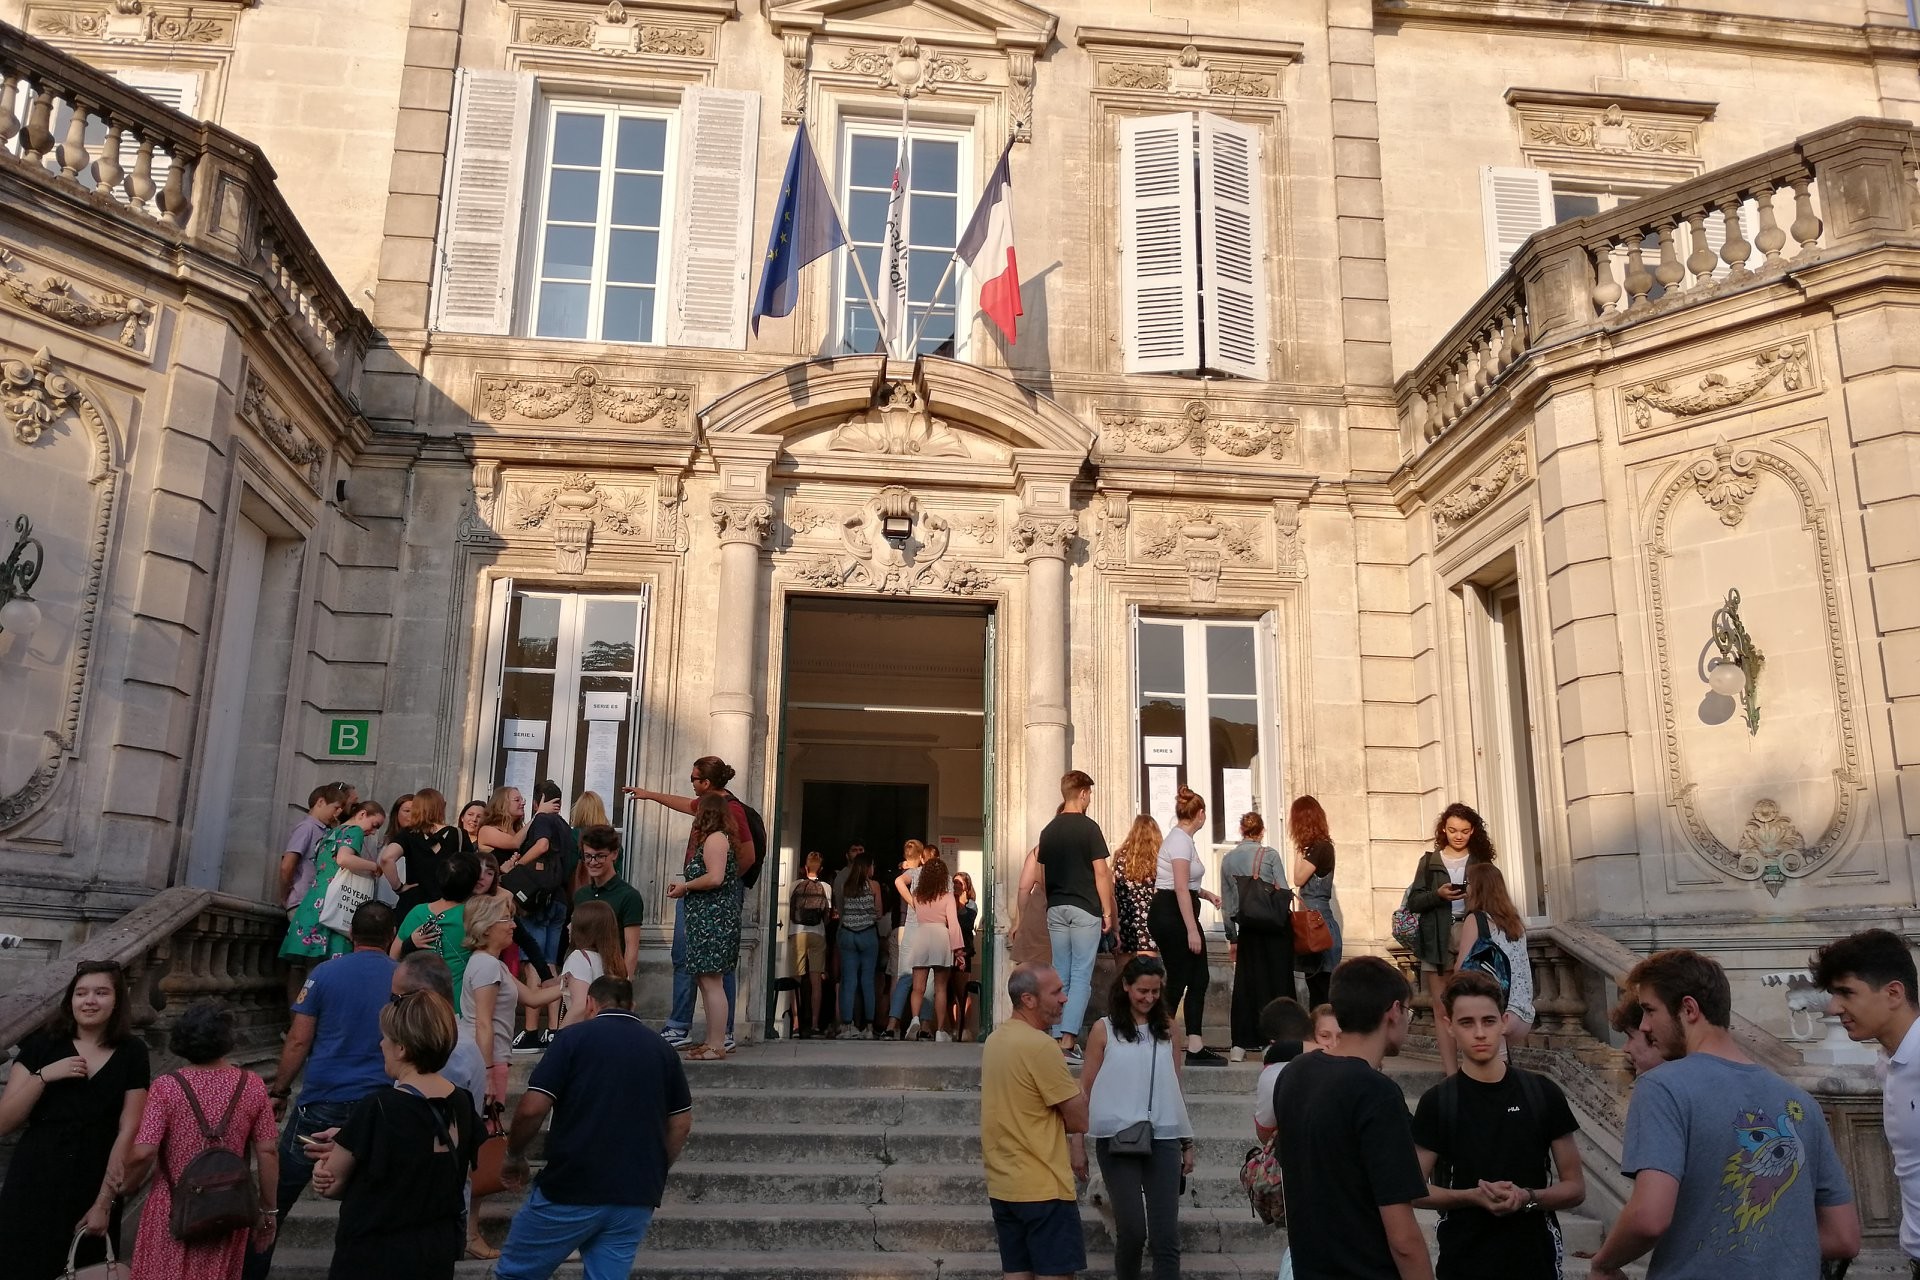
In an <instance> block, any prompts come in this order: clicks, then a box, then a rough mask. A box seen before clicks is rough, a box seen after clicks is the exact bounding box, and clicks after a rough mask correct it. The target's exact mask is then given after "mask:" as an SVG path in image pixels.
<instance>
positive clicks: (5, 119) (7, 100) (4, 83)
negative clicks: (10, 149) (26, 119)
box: [0, 75, 26, 149]
mask: <svg viewBox="0 0 1920 1280" xmlns="http://www.w3.org/2000/svg"><path fill="white" fill-rule="evenodd" d="M25 83H26V82H25V81H24V80H22V79H20V77H18V76H10V75H0V149H4V148H5V147H6V146H7V145H8V144H10V143H11V142H12V141H13V135H14V134H16V133H19V132H20V117H19V116H17V115H15V114H14V113H13V104H14V99H15V97H16V95H17V94H18V93H19V92H20V89H21V87H22V86H23V85H24V84H25Z"/></svg>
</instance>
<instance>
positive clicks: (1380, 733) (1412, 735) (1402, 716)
mask: <svg viewBox="0 0 1920 1280" xmlns="http://www.w3.org/2000/svg"><path fill="white" fill-rule="evenodd" d="M1362 712H1363V715H1364V718H1365V721H1366V726H1367V736H1366V742H1367V745H1368V746H1370V747H1373V746H1382V747H1405V746H1416V745H1418V744H1419V741H1420V724H1419V716H1418V713H1417V712H1416V711H1415V710H1414V708H1413V706H1412V705H1411V704H1409V703H1404V702H1368V703H1367V704H1366V705H1365V706H1364V707H1363V708H1362Z"/></svg>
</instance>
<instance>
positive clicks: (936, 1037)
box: [933, 1031, 953, 1044]
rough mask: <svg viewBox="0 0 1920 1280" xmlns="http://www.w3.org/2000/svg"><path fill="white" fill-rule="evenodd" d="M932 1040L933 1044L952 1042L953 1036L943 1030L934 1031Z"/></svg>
mask: <svg viewBox="0 0 1920 1280" xmlns="http://www.w3.org/2000/svg"><path fill="white" fill-rule="evenodd" d="M933 1042H934V1043H935V1044H952V1043H953V1037H952V1036H950V1035H948V1034H947V1033H946V1032H944V1031H936V1032H934V1033H933Z"/></svg>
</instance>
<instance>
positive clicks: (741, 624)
mask: <svg viewBox="0 0 1920 1280" xmlns="http://www.w3.org/2000/svg"><path fill="white" fill-rule="evenodd" d="M711 447H712V450H713V454H714V459H715V461H716V463H717V464H718V466H719V469H720V490H719V492H718V493H716V494H714V496H713V499H712V501H711V502H710V504H709V506H708V510H709V512H710V514H711V515H712V517H713V527H714V531H715V532H716V533H718V534H719V535H720V592H719V599H718V601H717V603H716V606H715V608H714V611H713V697H712V701H711V702H710V703H709V704H708V712H707V714H708V717H709V721H710V723H709V725H708V731H707V741H706V743H705V745H704V747H703V748H702V750H701V751H700V754H701V755H716V756H719V757H720V758H721V759H722V760H725V761H726V762H727V763H728V764H730V765H732V766H733V767H734V769H735V770H736V771H737V772H739V773H740V774H741V775H742V776H743V778H746V779H749V780H752V781H754V782H757V781H759V780H758V779H756V778H755V776H754V775H752V774H750V773H749V772H748V767H749V765H750V764H751V763H752V759H753V743H754V720H755V717H754V705H755V704H754V689H753V676H754V672H755V671H756V670H757V669H758V666H759V664H758V663H756V662H755V661H754V655H755V653H756V651H757V650H758V649H760V648H761V647H762V645H763V643H764V636H765V630H766V628H765V621H766V619H765V617H764V615H763V614H762V611H761V608H760V550H761V548H762V547H763V546H765V545H766V541H767V534H768V532H769V531H771V530H772V528H773V503H772V502H771V501H770V500H769V499H768V497H767V474H768V472H769V471H771V470H772V467H773V460H774V458H775V457H776V456H777V455H778V454H779V452H780V441H779V440H778V439H777V438H765V437H757V436H750V437H745V438H740V439H716V440H714V441H713V443H712V446H711ZM750 798H755V799H763V797H750Z"/></svg>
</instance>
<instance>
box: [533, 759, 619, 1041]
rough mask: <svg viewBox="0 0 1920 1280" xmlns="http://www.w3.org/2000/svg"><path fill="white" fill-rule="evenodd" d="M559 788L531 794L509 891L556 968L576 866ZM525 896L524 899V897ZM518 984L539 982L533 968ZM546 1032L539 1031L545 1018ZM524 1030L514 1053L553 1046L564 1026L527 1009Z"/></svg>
mask: <svg viewBox="0 0 1920 1280" xmlns="http://www.w3.org/2000/svg"><path fill="white" fill-rule="evenodd" d="M561 798H562V797H561V794H560V784H559V783H557V782H555V781H554V780H553V779H551V778H545V779H542V780H541V782H540V784H539V785H538V786H536V787H534V789H533V817H532V818H531V819H530V820H529V821H528V823H527V830H526V832H525V834H524V835H523V836H522V837H521V839H520V861H519V863H518V865H516V866H515V867H514V870H513V874H512V875H511V876H508V877H506V878H507V879H508V880H510V881H512V883H509V884H508V885H507V890H508V891H509V892H510V893H512V894H513V895H514V898H515V900H516V901H518V902H519V904H520V905H519V906H518V908H516V910H517V912H518V914H519V916H520V923H521V925H522V926H523V927H524V928H525V929H526V931H527V932H528V933H529V934H531V935H532V937H533V940H534V941H535V942H537V943H538V944H539V945H540V954H541V955H543V956H545V957H547V960H548V962H549V963H551V964H553V965H555V966H556V967H557V966H558V964H559V962H560V960H561V959H562V958H563V957H562V953H561V948H560V943H561V939H562V938H563V937H564V936H565V931H566V927H567V880H568V878H569V877H570V876H571V875H572V873H573V868H574V865H575V863H576V862H577V861H578V857H577V851H576V850H575V849H574V845H573V828H572V827H570V826H568V825H567V820H566V818H564V817H563V816H561V813H560V801H561ZM523 895H524V896H523ZM629 972H631V970H629ZM520 978H521V980H522V981H524V982H526V983H528V984H529V985H533V984H536V983H538V982H539V981H540V979H539V977H538V976H537V975H536V974H535V971H534V968H533V966H532V965H531V964H523V965H521V966H520ZM543 1013H544V1014H545V1015H546V1018H547V1020H548V1029H547V1030H545V1031H542V1030H540V1018H541V1015H542V1014H543ZM520 1017H521V1025H522V1030H521V1031H520V1034H518V1035H516V1036H515V1037H514V1038H513V1051H514V1052H515V1053H538V1052H539V1051H540V1050H542V1049H545V1048H546V1047H547V1046H548V1045H550V1044H552V1043H553V1035H554V1032H555V1031H557V1030H558V1029H559V1025H560V1006H559V1005H557V1004H555V1005H549V1006H547V1008H546V1009H544V1010H543V1009H536V1008H534V1007H533V1006H532V1005H526V1006H524V1007H523V1008H522V1009H521V1010H520Z"/></svg>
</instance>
